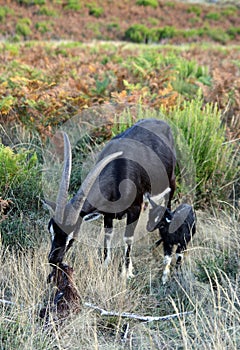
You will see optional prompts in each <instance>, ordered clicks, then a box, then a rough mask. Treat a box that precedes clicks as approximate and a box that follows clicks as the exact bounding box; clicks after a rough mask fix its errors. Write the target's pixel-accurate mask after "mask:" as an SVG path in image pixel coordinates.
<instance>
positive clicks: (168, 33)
mask: <svg viewBox="0 0 240 350" xmlns="http://www.w3.org/2000/svg"><path fill="white" fill-rule="evenodd" d="M176 34H177V30H176V28H175V27H173V26H166V27H163V28H158V29H156V30H155V36H156V37H157V38H158V40H161V39H167V38H173V37H174V36H175V35H176Z"/></svg>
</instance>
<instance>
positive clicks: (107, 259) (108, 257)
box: [104, 233, 112, 267]
mask: <svg viewBox="0 0 240 350" xmlns="http://www.w3.org/2000/svg"><path fill="white" fill-rule="evenodd" d="M105 238H107V239H106V247H105V248H107V257H106V259H105V260H104V267H108V265H109V263H110V261H111V241H112V233H105Z"/></svg>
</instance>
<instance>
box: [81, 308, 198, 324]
mask: <svg viewBox="0 0 240 350" xmlns="http://www.w3.org/2000/svg"><path fill="white" fill-rule="evenodd" d="M84 305H85V306H87V307H90V308H91V309H94V310H96V311H98V312H100V315H101V316H112V317H113V316H115V317H121V318H130V319H134V320H139V321H141V322H153V321H167V320H171V319H173V318H176V317H183V316H186V315H191V314H193V311H185V312H179V313H177V314H172V315H166V316H141V315H137V314H132V313H130V312H115V311H107V310H104V309H101V308H100V307H98V306H96V305H93V304H91V303H85V304H84Z"/></svg>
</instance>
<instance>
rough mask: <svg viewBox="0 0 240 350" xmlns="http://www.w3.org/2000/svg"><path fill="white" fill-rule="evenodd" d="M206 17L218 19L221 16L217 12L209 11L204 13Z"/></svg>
mask: <svg viewBox="0 0 240 350" xmlns="http://www.w3.org/2000/svg"><path fill="white" fill-rule="evenodd" d="M205 18H206V19H212V20H213V21H219V20H220V18H221V14H220V13H218V12H209V13H207V14H206V15H205Z"/></svg>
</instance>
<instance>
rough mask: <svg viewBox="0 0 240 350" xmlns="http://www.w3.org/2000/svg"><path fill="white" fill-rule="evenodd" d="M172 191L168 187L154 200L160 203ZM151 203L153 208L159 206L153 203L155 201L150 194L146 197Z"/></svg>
mask: <svg viewBox="0 0 240 350" xmlns="http://www.w3.org/2000/svg"><path fill="white" fill-rule="evenodd" d="M170 191H171V189H170V188H169V187H167V188H166V189H165V190H164V191H163V192H162V193H160V194H159V195H157V196H154V199H155V200H156V201H157V202H158V201H159V200H160V199H162V198H163V197H164V196H165V195H166V194H168V193H169V192H170ZM146 197H147V199H148V201H149V203H150V204H151V206H152V208H155V207H157V204H156V203H155V202H154V201H153V199H152V198H151V197H150V194H149V193H148V194H147V195H146Z"/></svg>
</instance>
